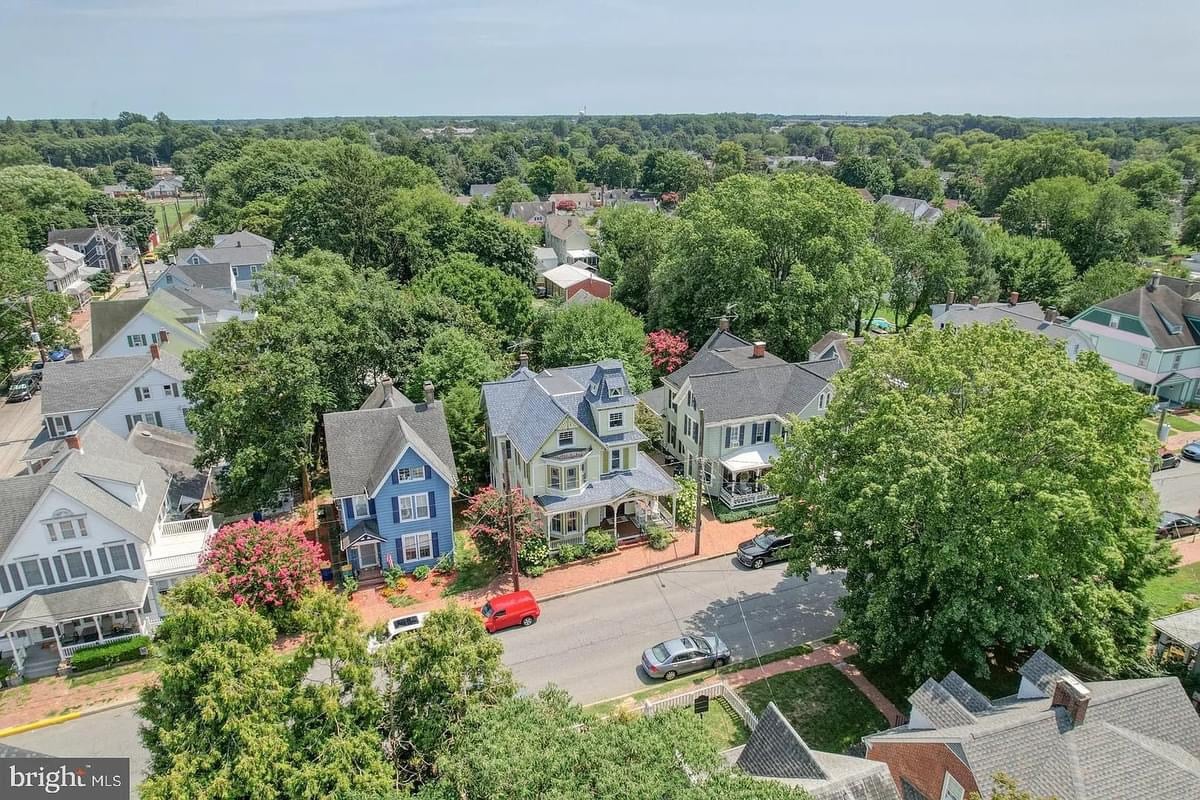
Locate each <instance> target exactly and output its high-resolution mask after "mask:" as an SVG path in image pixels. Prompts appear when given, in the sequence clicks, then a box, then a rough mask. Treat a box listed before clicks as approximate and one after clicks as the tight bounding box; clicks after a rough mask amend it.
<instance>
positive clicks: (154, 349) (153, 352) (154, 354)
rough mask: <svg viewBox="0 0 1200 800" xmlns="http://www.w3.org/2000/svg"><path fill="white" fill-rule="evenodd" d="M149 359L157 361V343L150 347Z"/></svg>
mask: <svg viewBox="0 0 1200 800" xmlns="http://www.w3.org/2000/svg"><path fill="white" fill-rule="evenodd" d="M150 358H152V359H154V360H155V361H158V343H157V342H156V343H154V344H152V345H150Z"/></svg>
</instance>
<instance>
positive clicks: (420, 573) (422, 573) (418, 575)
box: [412, 564, 430, 581]
mask: <svg viewBox="0 0 1200 800" xmlns="http://www.w3.org/2000/svg"><path fill="white" fill-rule="evenodd" d="M429 571H430V570H429V567H428V566H427V565H425V564H422V565H421V566H419V567H417V568H416V569H414V570H413V571H412V576H413V580H414V581H423V580H425V579H426V578H428V577H429Z"/></svg>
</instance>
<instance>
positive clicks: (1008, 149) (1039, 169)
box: [982, 131, 1108, 212]
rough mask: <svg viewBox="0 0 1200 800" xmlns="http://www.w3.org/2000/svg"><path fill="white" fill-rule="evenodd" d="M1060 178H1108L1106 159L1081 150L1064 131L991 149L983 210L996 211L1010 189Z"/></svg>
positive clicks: (984, 172) (1037, 135)
mask: <svg viewBox="0 0 1200 800" xmlns="http://www.w3.org/2000/svg"><path fill="white" fill-rule="evenodd" d="M1059 176H1076V177H1079V178H1081V179H1082V180H1084V181H1087V182H1089V183H1098V182H1100V181H1102V180H1104V179H1105V178H1106V177H1108V159H1107V158H1106V157H1105V156H1104V154H1103V153H1097V152H1096V151H1095V150H1088V149H1086V148H1084V147H1081V146H1080V145H1079V143H1078V142H1077V141H1076V140H1075V138H1074V137H1073V136H1072V135H1071V134H1069V133H1067V132H1065V131H1044V132H1041V133H1035V134H1033V135H1032V136H1030V137H1029V138H1028V139H1018V140H1014V141H1010V142H1005V143H1004V144H1003V145H1002V146H1000V147H997V148H995V149H993V150H992V151H991V153H990V154H989V155H988V157H987V160H986V161H985V162H984V164H983V181H984V186H985V193H984V196H983V198H982V202H983V209H984V211H988V212H991V211H995V210H996V209H998V208H1000V204H1001V203H1003V202H1004V201H1005V199H1006V198H1007V197H1008V195H1009V192H1011V191H1012V190H1013V189H1016V188H1018V187H1021V186H1026V185H1028V184H1030V183H1033V182H1034V181H1036V180H1038V179H1040V178H1055V177H1059Z"/></svg>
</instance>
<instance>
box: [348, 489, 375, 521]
mask: <svg viewBox="0 0 1200 800" xmlns="http://www.w3.org/2000/svg"><path fill="white" fill-rule="evenodd" d="M351 500H352V501H353V505H354V518H355V519H361V518H362V517H369V516H371V501H370V499H368V498H367V496H366V495H365V494H356V495H355V496H354V497H352V498H351Z"/></svg>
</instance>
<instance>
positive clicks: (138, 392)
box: [133, 386, 150, 403]
mask: <svg viewBox="0 0 1200 800" xmlns="http://www.w3.org/2000/svg"><path fill="white" fill-rule="evenodd" d="M133 396H134V397H136V398H137V401H138V402H139V403H140V402H142V401H143V400H149V399H150V387H149V386H135V387H133Z"/></svg>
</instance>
